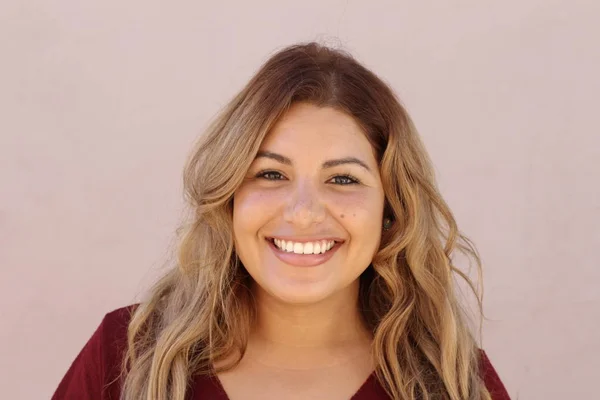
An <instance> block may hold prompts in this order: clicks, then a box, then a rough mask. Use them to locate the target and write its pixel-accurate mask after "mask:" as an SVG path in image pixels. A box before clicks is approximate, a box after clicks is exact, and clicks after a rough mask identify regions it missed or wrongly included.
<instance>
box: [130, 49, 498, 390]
mask: <svg viewBox="0 0 600 400" xmlns="http://www.w3.org/2000/svg"><path fill="white" fill-rule="evenodd" d="M296 102H308V103H311V104H314V105H316V106H321V107H332V108H335V109H337V110H340V111H342V112H344V113H347V114H348V115H350V116H352V117H353V118H354V119H355V121H356V122H357V123H358V124H359V126H360V127H361V128H362V129H363V130H364V133H365V135H366V137H367V138H368V140H369V142H370V143H371V145H372V146H373V149H374V150H375V154H376V156H377V161H378V162H379V166H380V172H381V177H382V182H383V187H384V191H385V213H386V215H391V216H392V217H393V219H394V220H395V223H394V224H393V226H392V228H391V229H389V230H387V231H384V233H383V236H382V241H381V246H380V248H379V250H378V252H377V253H376V255H375V257H374V258H373V260H372V263H371V264H370V265H369V267H368V268H367V269H366V270H365V272H364V273H363V274H362V275H361V277H360V293H359V296H360V298H359V302H360V303H359V304H360V308H361V311H362V313H363V316H364V320H365V321H366V324H367V326H368V328H369V329H370V331H371V332H372V333H373V338H374V340H373V344H372V352H373V357H374V360H375V365H376V375H377V378H378V380H379V382H380V383H381V384H382V386H383V387H384V388H385V390H386V391H387V393H388V394H389V395H390V397H392V398H393V399H410V400H417V399H419V400H433V399H436V400H438V399H444V400H446V399H448V400H465V399H468V400H480V399H488V400H489V399H490V395H489V393H488V391H487V389H486V388H485V385H484V384H483V381H482V379H481V377H480V370H479V362H480V361H479V358H480V352H479V348H478V346H477V342H476V339H475V336H474V335H473V334H472V332H471V330H470V328H469V324H468V318H467V317H466V314H465V313H464V311H463V309H462V307H461V304H460V301H459V299H458V296H457V295H456V294H457V292H458V290H457V287H456V283H455V282H454V278H455V277H460V278H462V279H464V281H465V282H466V283H467V284H468V286H469V287H470V289H471V290H472V291H473V292H474V294H475V297H476V299H477V304H478V306H479V311H480V312H481V290H480V288H479V287H477V286H475V285H474V284H473V282H472V281H471V280H470V279H469V276H468V275H467V274H466V273H464V272H462V271H461V270H459V269H458V268H456V267H455V266H454V265H453V262H452V258H453V255H454V254H455V253H456V252H461V253H464V254H466V255H467V256H469V257H470V259H471V260H474V261H475V262H476V265H477V269H478V274H479V276H481V262H480V259H479V257H478V255H477V252H476V250H475V248H474V246H473V245H472V244H471V243H470V241H469V240H468V239H467V238H466V237H464V236H463V235H462V234H461V233H460V232H459V231H458V228H457V226H456V222H455V220H454V218H453V216H452V213H451V212H450V210H449V208H448V206H447V205H446V203H445V202H444V200H443V199H442V197H441V195H440V193H439V192H438V189H437V187H436V183H435V179H434V175H433V172H432V166H431V162H430V161H429V158H428V155H427V153H426V151H425V149H424V147H423V145H422V142H421V140H420V138H419V135H418V133H417V131H416V129H415V127H414V126H413V123H412V121H411V119H410V117H409V116H408V114H407V112H406V110H405V109H404V108H403V106H402V105H401V103H400V101H399V100H398V99H397V97H396V96H395V95H394V93H393V91H392V90H391V89H390V87H388V85H386V84H385V83H384V82H383V81H382V80H381V79H380V78H378V77H377V76H376V75H375V74H374V73H373V72H371V71H370V70H368V69H367V68H365V67H364V66H362V65H361V64H360V63H359V62H357V61H356V60H355V59H354V58H353V57H352V56H351V55H350V54H348V53H346V52H344V51H341V50H336V49H332V48H328V47H325V46H322V45H320V44H317V43H303V44H297V45H293V46H289V47H286V48H284V49H283V50H280V51H278V52H277V53H275V54H274V55H272V56H271V57H270V58H269V59H268V60H267V61H266V62H265V63H264V65H263V66H262V67H261V68H260V69H259V71H258V72H257V73H256V74H255V75H254V76H253V77H252V78H251V80H250V81H249V82H248V84H247V85H246V86H245V87H244V88H243V89H242V90H241V92H239V94H237V95H236V96H235V97H234V99H233V100H232V101H231V102H230V103H229V104H228V105H227V106H226V107H225V108H224V109H223V110H222V111H221V112H220V114H219V115H218V116H217V118H216V119H215V120H214V121H213V122H212V124H211V125H210V126H209V127H208V130H207V132H205V134H204V135H202V136H201V138H200V140H199V142H198V144H197V145H196V147H195V149H194V150H193V152H192V154H191V156H190V158H189V160H188V162H187V165H186V167H185V171H184V188H185V194H186V199H187V201H188V203H189V206H190V210H191V218H190V220H189V221H188V222H187V223H186V224H185V225H184V226H183V234H182V235H181V238H180V243H179V247H178V253H177V262H176V266H175V267H174V268H173V269H171V270H170V271H169V272H168V273H167V274H166V275H165V276H164V277H162V278H161V279H160V280H159V281H158V282H157V284H156V285H155V286H154V287H153V288H152V290H151V291H150V293H149V295H148V297H147V299H146V300H144V301H142V302H141V303H140V305H139V306H138V307H137V308H136V310H135V312H134V313H133V316H132V319H131V322H130V324H129V328H128V338H127V341H128V347H127V353H126V356H125V358H124V360H123V375H124V377H125V380H124V383H123V392H122V399H123V400H139V399H147V400H163V399H171V400H183V399H184V397H185V395H186V388H187V387H188V386H189V383H190V381H191V380H192V379H193V376H194V375H197V374H214V373H218V372H220V371H223V370H227V369H229V368H232V367H235V365H237V363H238V362H239V361H240V359H241V357H242V356H243V354H244V351H245V349H246V343H247V340H248V335H249V332H250V328H251V326H252V323H253V321H254V317H255V315H256V308H255V304H254V303H253V301H252V297H251V294H250V293H249V286H250V283H251V281H250V277H249V275H248V273H247V272H246V270H245V269H244V266H243V265H242V264H241V262H240V260H239V258H238V257H237V255H236V251H235V247H234V240H233V232H232V229H233V225H232V210H233V194H234V192H235V191H236V189H237V188H238V187H239V186H240V184H241V183H242V181H243V178H244V176H245V174H246V171H247V170H248V168H249V167H250V164H251V163H252V161H253V160H254V158H255V156H256V154H257V152H258V149H259V147H260V145H261V142H262V141H263V139H264V138H265V136H266V135H267V133H268V132H269V130H270V129H271V127H272V126H273V125H274V124H275V122H276V121H277V120H278V119H279V118H280V117H281V116H282V115H284V113H285V112H286V111H287V110H288V109H289V108H290V106H291V105H292V104H294V103H296ZM480 315H481V314H480ZM479 323H480V326H481V319H480V320H479ZM232 355H233V361H231V362H229V363H228V364H225V365H223V362H224V361H225V360H231V359H232ZM216 364H219V365H220V369H218V370H217V369H215V368H214V367H213V366H214V365H216Z"/></svg>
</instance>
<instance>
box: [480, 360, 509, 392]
mask: <svg viewBox="0 0 600 400" xmlns="http://www.w3.org/2000/svg"><path fill="white" fill-rule="evenodd" d="M480 368H481V377H482V378H483V381H484V383H485V387H486V388H487V390H488V391H489V392H490V395H491V396H492V400H510V397H509V396H508V392H507V391H506V388H505V387H504V384H503V383H502V381H501V380H500V377H499V376H498V373H497V372H496V370H495V369H494V366H493V365H492V363H491V362H490V359H489V358H488V356H487V354H486V353H485V351H483V350H481V366H480Z"/></svg>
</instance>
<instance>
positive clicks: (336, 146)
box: [261, 103, 374, 158]
mask: <svg viewBox="0 0 600 400" xmlns="http://www.w3.org/2000/svg"><path fill="white" fill-rule="evenodd" d="M261 148H262V149H263V150H267V149H268V150H272V151H276V150H279V151H286V152H289V153H294V154H305V155H316V154H319V153H326V154H332V153H334V154H342V153H359V154H365V153H368V154H369V155H371V156H372V157H373V158H374V154H373V148H372V146H371V144H370V143H369V141H368V139H367V137H366V135H365V132H364V131H363V130H362V128H361V127H360V126H359V125H358V124H357V123H356V121H355V120H354V118H352V117H351V116H350V115H348V114H346V113H344V112H342V111H339V110H336V109H334V108H331V107H318V106H315V105H312V104H308V103H296V104H294V105H292V107H290V109H289V110H288V112H287V113H286V114H285V115H283V116H282V117H281V118H280V119H279V120H278V121H277V122H276V123H275V125H274V126H273V128H272V129H271V130H270V131H269V133H268V135H267V136H266V138H265V140H264V141H263V143H262V146H261ZM307 151H308V152H309V153H308V154H306V152H307ZM344 155H357V154H344ZM365 156H366V155H365Z"/></svg>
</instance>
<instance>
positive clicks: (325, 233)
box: [233, 103, 384, 304]
mask: <svg viewBox="0 0 600 400" xmlns="http://www.w3.org/2000/svg"><path fill="white" fill-rule="evenodd" d="M383 206H384V192H383V187H382V183H381V178H380V175H379V169H378V165H377V161H376V159H375V156H374V153H373V149H372V147H371V145H370V143H369V142H368V140H367V138H366V136H365V133H364V132H363V131H362V129H361V128H360V127H359V126H358V125H357V124H356V122H355V121H354V120H353V118H352V117H350V116H348V115H347V114H345V113H342V112H340V111H337V110H335V109H333V108H328V107H317V106H314V105H311V104H306V103H297V104H294V105H293V106H292V107H291V108H290V110H289V111H288V112H287V113H286V114H285V115H284V116H283V117H282V118H281V119H280V120H279V121H278V122H277V123H276V124H275V126H274V127H273V129H272V130H271V132H269V134H268V135H267V137H266V138H265V140H264V141H263V143H262V145H261V148H260V151H259V154H258V156H257V157H256V159H255V160H254V162H253V163H252V165H251V167H250V169H249V170H248V173H247V174H246V178H245V180H244V182H243V184H242V185H241V186H240V187H239V188H238V190H237V191H236V192H235V194H234V206H233V230H234V238H235V246H236V252H237V254H238V256H239V257H240V259H241V261H242V263H243V265H244V266H245V268H246V270H247V271H248V273H249V274H250V275H251V276H252V278H253V279H254V281H255V282H256V283H257V284H258V285H256V288H255V289H257V290H261V291H262V292H263V294H268V295H269V296H272V297H274V298H276V299H278V300H280V301H283V302H286V303H296V304H309V303H315V302H318V301H322V300H325V299H327V298H328V297H331V296H334V295H339V294H343V293H348V294H351V293H356V289H357V288H358V278H359V276H360V275H361V273H362V272H363V271H364V270H365V269H366V268H367V267H368V266H369V264H370V263H371V261H372V259H373V256H374V255H375V253H376V252H377V250H378V248H379V243H380V240H381V230H382V218H383ZM315 253H317V254H315Z"/></svg>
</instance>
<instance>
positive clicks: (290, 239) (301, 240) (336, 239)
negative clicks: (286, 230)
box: [267, 236, 344, 243]
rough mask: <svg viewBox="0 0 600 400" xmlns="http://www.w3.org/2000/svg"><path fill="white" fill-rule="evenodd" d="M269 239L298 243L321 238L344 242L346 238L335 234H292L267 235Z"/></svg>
mask: <svg viewBox="0 0 600 400" xmlns="http://www.w3.org/2000/svg"><path fill="white" fill-rule="evenodd" d="M267 239H280V240H285V241H288V240H289V241H291V242H297V243H308V242H320V241H321V240H326V241H329V240H333V241H335V242H338V243H339V242H343V241H344V239H342V238H339V237H333V236H313V237H291V236H267Z"/></svg>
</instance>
